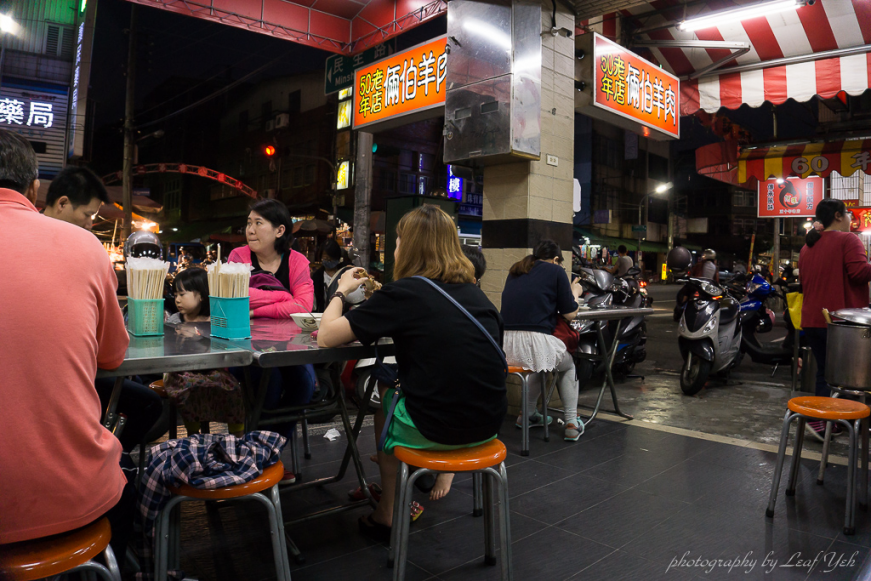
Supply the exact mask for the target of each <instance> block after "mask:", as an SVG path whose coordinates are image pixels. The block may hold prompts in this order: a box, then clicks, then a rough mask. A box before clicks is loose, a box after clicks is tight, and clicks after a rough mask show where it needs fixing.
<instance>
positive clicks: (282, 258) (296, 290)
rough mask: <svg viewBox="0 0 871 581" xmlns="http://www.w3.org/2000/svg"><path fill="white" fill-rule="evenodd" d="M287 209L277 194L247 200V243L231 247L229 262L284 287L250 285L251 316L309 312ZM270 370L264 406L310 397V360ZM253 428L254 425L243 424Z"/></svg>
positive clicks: (303, 266)
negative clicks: (249, 202) (245, 266)
mask: <svg viewBox="0 0 871 581" xmlns="http://www.w3.org/2000/svg"><path fill="white" fill-rule="evenodd" d="M291 226H292V220H291V218H290V212H288V210H287V206H285V205H284V204H283V203H282V202H280V201H279V200H260V201H258V202H254V203H253V204H252V205H251V213H250V214H248V225H247V227H246V228H245V237H246V238H247V239H248V245H247V246H242V247H241V248H236V249H235V250H233V252H231V253H230V256H229V258H228V259H227V261H228V262H244V263H246V264H250V265H252V266H253V267H254V271H253V272H252V274H256V273H264V274H268V275H272V276H273V277H275V279H276V280H277V281H278V282H279V283H280V284H281V287H283V288H282V289H280V290H265V289H259V288H251V289H249V296H250V300H251V317H252V318H257V317H263V318H269V319H289V318H290V315H292V314H294V313H310V312H311V310H312V303H313V302H314V291H313V287H312V280H311V276H310V273H309V262H308V260H307V259H306V257H305V256H303V255H302V254H300V253H299V252H297V251H295V250H291V248H290V247H291V245H292V244H293V237H292V236H291V234H290V231H291ZM231 371H232V372H233V375H235V376H236V378H237V379H240V380H241V378H242V370H241V369H238V368H237V369H233V370H231ZM267 372H268V373H270V374H271V377H270V381H269V385H268V387H267V389H266V398H265V400H264V403H263V408H264V409H265V410H269V409H275V408H283V407H290V406H300V405H304V404H306V403H308V402H310V401H311V398H312V394H313V393H314V391H315V386H316V381H317V380H316V378H315V372H314V367H313V366H311V365H296V366H292V367H281V368H278V369H271V370H268V371H267ZM261 373H263V370H262V369H260V368H259V367H252V368H251V380H252V381H253V382H254V384H255V385H257V383H258V382H259V381H260V377H261ZM247 428H248V429H249V430H250V429H255V426H247ZM275 431H276V432H279V433H281V435H283V436H286V437H287V438H288V439H291V438H292V437H293V433H294V432H295V424H289V425H287V426H284V427H280V428H276V429H275ZM284 481H285V482H295V481H296V476H295V475H294V474H293V473H292V472H290V471H286V472H285V477H284Z"/></svg>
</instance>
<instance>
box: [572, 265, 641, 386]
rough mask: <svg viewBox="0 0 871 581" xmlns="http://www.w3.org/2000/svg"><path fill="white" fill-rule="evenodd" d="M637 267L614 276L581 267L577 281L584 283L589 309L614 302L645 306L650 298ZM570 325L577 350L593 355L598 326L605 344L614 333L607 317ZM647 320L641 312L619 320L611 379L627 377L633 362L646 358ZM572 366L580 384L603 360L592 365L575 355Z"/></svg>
mask: <svg viewBox="0 0 871 581" xmlns="http://www.w3.org/2000/svg"><path fill="white" fill-rule="evenodd" d="M640 272H641V271H640V270H639V269H638V268H637V267H633V268H631V269H630V270H629V271H628V272H627V273H626V275H625V277H620V278H617V277H614V275H612V274H611V273H609V272H607V271H605V270H593V269H589V268H582V269H581V270H580V283H581V285H582V286H583V287H584V291H585V292H584V296H583V298H584V301H585V304H586V305H587V306H589V307H590V308H592V309H595V308H606V307H610V306H614V305H619V306H627V307H636V308H637V307H646V306H649V303H650V298H649V296H648V295H647V290H646V289H645V288H643V287H642V286H641V285H640V284H639V283H638V281H637V280H636V278H635V277H636V276H637V275H638V274H640ZM573 326H574V327H575V329H576V330H577V331H578V336H579V339H578V353H583V354H587V355H597V354H598V352H599V334H598V330H599V328H600V326H601V328H602V331H603V336H604V338H605V344H606V345H610V344H611V341H612V340H613V337H614V331H615V329H616V327H617V322H616V321H612V322H610V323H609V322H607V321H583V320H582V321H575V322H574V323H573ZM646 344H647V323H646V322H645V320H644V317H643V316H634V317H626V318H625V319H623V320H622V321H620V336H619V344H618V346H617V355H616V356H615V358H614V365H613V368H612V372H613V375H614V377H615V379H618V380H622V379H625V378H626V377H628V376H629V375H630V374H631V373H632V371H633V370H634V369H635V365H636V364H638V363H641V362H642V361H644V360H645V359H646V358H647V349H646ZM575 366H576V369H577V373H578V380H579V381H580V382H581V384H584V383H585V382H587V381H589V379H590V378H591V377H592V376H593V375H594V374H596V373H602V372H604V368H603V364H602V363H600V364H599V365H598V366H595V367H594V365H593V362H592V361H590V360H588V359H580V358H576V360H575Z"/></svg>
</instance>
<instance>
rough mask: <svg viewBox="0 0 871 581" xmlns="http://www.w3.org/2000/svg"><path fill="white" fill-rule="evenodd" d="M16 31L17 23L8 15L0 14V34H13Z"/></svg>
mask: <svg viewBox="0 0 871 581" xmlns="http://www.w3.org/2000/svg"><path fill="white" fill-rule="evenodd" d="M17 30H18V23H17V22H15V20H13V19H12V17H11V16H9V15H8V14H0V32H3V33H7V32H8V33H10V34H15V32H16V31H17Z"/></svg>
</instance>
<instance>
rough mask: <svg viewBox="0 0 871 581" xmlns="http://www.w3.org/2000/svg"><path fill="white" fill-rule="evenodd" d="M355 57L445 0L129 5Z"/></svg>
mask: <svg viewBox="0 0 871 581" xmlns="http://www.w3.org/2000/svg"><path fill="white" fill-rule="evenodd" d="M127 1H128V2H133V3H135V4H141V5H143V6H149V7H152V8H161V9H163V10H168V11H170V12H175V13H177V14H184V15H186V16H193V17H195V18H201V19H203V20H209V21H211V22H219V23H221V24H226V25H228V26H235V27H236V28H243V29H245V30H250V31H252V32H259V33H260V34H268V35H270V36H275V37H277V38H283V39H285V40H290V41H293V42H298V43H300V44H305V45H308V46H314V47H316V48H322V49H324V50H328V51H330V52H335V53H343V54H354V53H357V52H360V51H361V50H363V49H365V48H368V47H370V46H374V45H376V44H378V43H380V42H383V41H384V40H387V39H388V38H391V37H394V36H396V35H398V34H400V33H402V32H405V31H407V30H409V29H411V28H414V27H415V26H417V25H418V24H420V23H422V22H425V21H427V20H429V19H430V18H433V17H435V16H438V15H440V14H442V13H444V12H445V11H446V10H447V0H127Z"/></svg>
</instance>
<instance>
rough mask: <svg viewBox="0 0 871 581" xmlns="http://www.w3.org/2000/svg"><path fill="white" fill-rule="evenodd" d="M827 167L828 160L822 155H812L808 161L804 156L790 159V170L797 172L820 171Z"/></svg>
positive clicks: (803, 173) (802, 173)
mask: <svg viewBox="0 0 871 581" xmlns="http://www.w3.org/2000/svg"><path fill="white" fill-rule="evenodd" d="M827 169H829V160H828V159H826V158H825V157H823V156H822V155H818V156H816V157H812V158H811V159H810V162H808V159H807V158H806V157H797V158H795V159H794V160H792V171H793V172H794V173H797V174H801V175H805V174H806V173H808V172H809V171H813V172H815V173H822V172H824V171H826V170H827Z"/></svg>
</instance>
